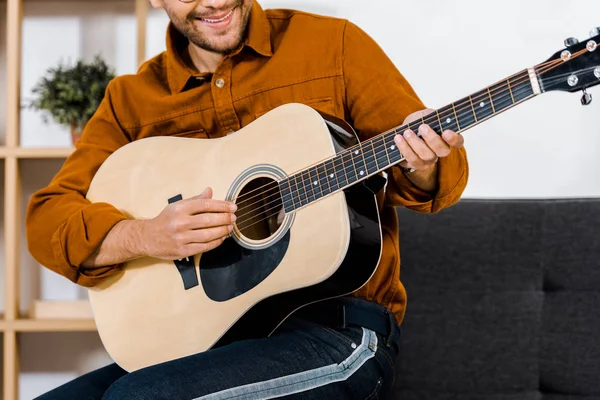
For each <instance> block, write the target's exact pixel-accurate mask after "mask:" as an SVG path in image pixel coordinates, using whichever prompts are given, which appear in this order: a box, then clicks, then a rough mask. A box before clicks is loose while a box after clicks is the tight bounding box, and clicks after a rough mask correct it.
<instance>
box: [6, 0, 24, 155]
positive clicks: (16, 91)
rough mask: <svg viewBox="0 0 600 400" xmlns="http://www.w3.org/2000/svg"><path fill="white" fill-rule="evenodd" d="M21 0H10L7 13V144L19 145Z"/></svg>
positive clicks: (10, 145)
mask: <svg viewBox="0 0 600 400" xmlns="http://www.w3.org/2000/svg"><path fill="white" fill-rule="evenodd" d="M22 21H23V4H22V2H21V0H8V3H7V15H6V27H7V29H6V60H7V62H6V103H7V110H6V145H7V146H8V147H15V146H18V145H19V116H20V108H19V105H20V99H21V25H22Z"/></svg>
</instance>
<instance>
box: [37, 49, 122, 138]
mask: <svg viewBox="0 0 600 400" xmlns="http://www.w3.org/2000/svg"><path fill="white" fill-rule="evenodd" d="M114 77H115V72H114V70H113V69H112V68H111V67H109V66H108V65H106V63H105V62H104V60H102V58H101V57H100V56H99V55H97V56H95V57H94V61H93V62H91V63H86V62H84V61H83V60H79V61H77V63H76V64H75V65H73V66H68V65H63V64H62V63H61V64H59V65H58V66H57V67H55V68H50V69H48V70H47V71H46V75H45V76H44V77H42V78H41V79H40V80H39V82H38V83H37V84H36V86H35V87H34V88H33V90H32V93H33V94H34V95H35V96H36V97H35V99H33V100H32V101H31V103H30V104H29V106H30V107H31V108H33V109H36V110H41V111H44V115H43V119H44V121H45V122H47V121H48V118H49V117H52V119H53V120H54V121H56V122H57V123H59V124H61V125H66V126H68V127H69V128H70V130H71V140H72V143H73V145H74V144H75V143H76V142H77V140H79V138H80V137H81V133H82V132H83V129H84V128H85V125H86V124H87V122H88V121H89V120H90V118H91V117H92V116H93V115H94V113H95V112H96V110H97V109H98V106H99V105H100V102H101V101H102V99H103V98H104V94H105V91H106V87H107V86H108V83H109V82H110V81H111V80H112V79H113V78H114Z"/></svg>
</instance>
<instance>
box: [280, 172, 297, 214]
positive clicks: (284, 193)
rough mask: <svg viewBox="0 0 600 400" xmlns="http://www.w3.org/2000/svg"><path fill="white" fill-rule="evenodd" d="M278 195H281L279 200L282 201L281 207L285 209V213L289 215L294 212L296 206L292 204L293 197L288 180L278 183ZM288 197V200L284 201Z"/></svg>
mask: <svg viewBox="0 0 600 400" xmlns="http://www.w3.org/2000/svg"><path fill="white" fill-rule="evenodd" d="M286 185H287V187H286ZM279 193H281V198H282V200H283V207H284V209H285V212H286V213H290V212H292V211H294V210H295V209H296V204H295V203H294V195H293V191H292V186H291V185H290V180H289V178H287V179H284V180H283V181H281V182H280V183H279ZM288 196H289V199H286V198H287V197H288Z"/></svg>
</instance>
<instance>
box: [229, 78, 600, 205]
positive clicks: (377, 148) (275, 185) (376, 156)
mask: <svg viewBox="0 0 600 400" xmlns="http://www.w3.org/2000/svg"><path fill="white" fill-rule="evenodd" d="M595 68H596V67H589V68H586V69H583V70H581V72H588V71H591V70H594V69H595ZM570 75H572V73H566V74H562V75H557V76H555V77H554V78H552V79H548V80H546V81H544V82H545V85H546V86H547V87H550V86H552V85H554V84H555V83H557V82H559V81H562V80H563V79H564V78H565V77H568V76H570ZM524 90H525V91H527V90H528V88H518V89H516V90H512V95H515V94H516V95H517V97H519V95H520V94H523V91H524ZM506 98H508V96H507V95H504V96H501V97H500V98H499V99H497V101H498V102H500V101H502V100H505V99H506ZM505 105H506V104H501V107H500V108H502V107H504V106H505ZM468 108H471V107H466V108H463V109H457V113H459V114H460V112H461V111H463V110H464V109H468ZM471 109H472V108H471ZM471 117H472V118H471ZM459 118H460V117H459ZM466 118H467V119H469V121H470V120H471V119H473V122H477V120H476V119H475V118H476V112H475V114H473V113H472V111H470V115H469V116H467V117H466ZM384 136H385V135H382V136H380V137H379V138H373V139H374V140H372V141H371V147H372V148H373V152H372V153H367V159H368V160H369V161H367V164H368V165H367V169H370V167H371V164H372V163H373V162H375V163H376V164H377V165H376V166H378V165H379V162H378V161H377V160H378V159H379V158H380V157H381V155H382V152H380V150H381V143H383V145H384V146H386V144H385V139H384ZM377 140H379V141H380V142H381V143H378V144H377V146H375V144H374V143H375V141H377ZM386 147H387V146H386ZM372 154H374V156H372ZM385 155H386V157H383V158H387V159H388V161H389V155H388V154H385ZM338 158H339V155H338ZM343 162H344V161H343V160H342V163H343ZM330 163H331V164H332V165H331V167H332V172H333V173H334V175H335V174H337V173H338V171H337V169H338V168H337V167H338V166H337V165H336V163H335V160H333V161H331V162H330ZM390 163H391V162H390ZM323 169H324V171H325V172H327V175H328V176H329V177H331V175H329V172H330V171H329V166H327V165H325V166H324V168H323ZM345 169H347V166H346V168H343V170H344V171H343V172H344V174H346V171H345ZM377 169H379V168H377ZM318 173H320V172H318ZM299 174H300V175H302V176H301V179H302V182H303V183H302V185H303V186H304V187H305V188H308V187H311V188H312V185H308V186H307V184H306V182H305V179H306V175H308V176H309V179H310V180H311V181H312V177H310V171H301V172H299ZM332 179H333V178H332ZM336 180H339V178H338V177H337V176H336ZM318 181H319V183H320V185H321V186H322V185H323V184H322V182H323V179H318ZM326 181H327V182H330V181H329V180H328V179H326ZM346 181H348V179H347V175H346ZM294 185H295V186H296V188H299V186H300V185H299V184H297V183H294ZM335 185H337V186H345V185H344V184H341V185H340V184H339V182H337V183H334V186H335ZM268 186H270V188H269V189H266V190H264V191H263V192H261V193H259V194H258V195H256V196H253V197H251V198H249V199H246V200H244V201H242V202H240V203H238V211H242V210H245V209H247V208H249V207H253V206H255V205H257V204H259V203H262V202H264V201H265V200H266V199H270V198H271V197H273V195H278V194H279V193H280V192H279V190H278V189H279V185H278V182H271V183H269V184H266V185H264V186H262V187H260V188H266V187H268ZM290 189H291V185H290ZM329 189H330V190H331V187H329ZM320 191H321V197H322V196H323V195H322V190H320ZM269 192H272V194H270V195H269V196H268V197H266V199H265V198H264V196H265V195H267V194H268V193H269ZM312 192H313V195H312V196H313V197H318V195H317V194H316V190H314V188H313V190H312ZM259 196H262V197H261V199H260V200H258V201H257V202H255V203H251V204H250V205H244V206H241V204H243V203H247V202H248V201H250V200H251V199H255V198H257V197H259ZM286 196H287V195H286ZM240 197H241V196H240ZM290 197H292V196H291V194H290ZM286 201H289V200H285V201H284V202H286ZM310 201H311V202H312V200H310ZM242 216H243V215H242ZM242 216H240V217H242Z"/></svg>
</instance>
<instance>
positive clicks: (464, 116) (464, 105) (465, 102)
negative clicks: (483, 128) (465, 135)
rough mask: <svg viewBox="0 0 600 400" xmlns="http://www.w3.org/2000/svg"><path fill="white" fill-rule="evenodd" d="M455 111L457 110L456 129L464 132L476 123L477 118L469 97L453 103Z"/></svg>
mask: <svg viewBox="0 0 600 400" xmlns="http://www.w3.org/2000/svg"><path fill="white" fill-rule="evenodd" d="M454 106H455V109H457V110H458V127H459V129H460V130H461V131H462V130H465V129H467V128H469V127H471V126H473V125H474V124H475V123H476V122H477V117H476V115H475V112H474V110H473V107H472V106H471V101H470V97H469V98H466V97H465V98H464V99H461V100H459V101H457V102H456V103H454Z"/></svg>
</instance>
